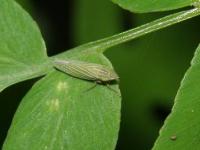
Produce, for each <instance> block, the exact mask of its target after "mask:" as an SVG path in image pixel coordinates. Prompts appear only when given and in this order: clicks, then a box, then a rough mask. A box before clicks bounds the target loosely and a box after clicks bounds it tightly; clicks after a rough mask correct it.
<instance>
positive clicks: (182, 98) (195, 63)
mask: <svg viewBox="0 0 200 150" xmlns="http://www.w3.org/2000/svg"><path fill="white" fill-rule="evenodd" d="M199 59H200V45H199V47H198V48H197V50H196V53H195V56H194V59H193V60H192V63H191V67H190V68H189V69H188V71H187V72H186V74H185V76H184V78H183V80H182V82H181V86H180V89H179V91H178V93H177V96H176V98H175V104H174V107H173V109H172V112H171V114H170V115H169V117H168V118H167V120H166V121H165V124H164V126H163V127H162V129H161V131H160V136H159V137H158V139H157V141H156V143H155V145H154V148H153V150H160V149H162V150H165V149H166V150H174V149H191V147H192V149H193V150H198V149H199V147H200V143H199V138H200V134H199V132H200V126H199V124H200V120H199V117H198V116H200V111H199V110H200V105H199V99H200V94H199V93H200V88H199V85H200V78H199V76H200V63H199ZM194 146H195V147H194Z"/></svg>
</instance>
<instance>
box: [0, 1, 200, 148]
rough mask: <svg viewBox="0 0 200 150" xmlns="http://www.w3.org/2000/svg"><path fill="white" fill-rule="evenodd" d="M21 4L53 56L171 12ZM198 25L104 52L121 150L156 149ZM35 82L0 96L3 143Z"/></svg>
mask: <svg viewBox="0 0 200 150" xmlns="http://www.w3.org/2000/svg"><path fill="white" fill-rule="evenodd" d="M18 1H19V3H21V4H22V5H23V7H24V8H25V9H26V10H27V11H28V12H29V13H30V14H31V16H32V17H33V18H34V19H35V20H36V22H37V23H38V25H39V27H40V29H41V32H42V34H43V37H44V39H45V41H46V45H47V49H48V55H49V56H52V55H55V54H58V53H60V52H63V51H65V50H67V49H70V48H73V47H75V46H78V45H80V44H83V43H86V42H89V41H93V40H97V39H100V38H103V37H106V36H110V35H113V34H116V33H119V32H122V31H125V30H128V29H130V28H133V27H136V26H139V25H141V24H144V23H146V22H150V21H151V20H154V19H156V18H159V17H162V16H165V15H167V14H170V13H172V12H165V13H150V14H134V13H130V12H128V11H126V10H123V9H121V8H120V7H118V6H117V5H115V4H113V3H112V2H110V1H109V0H95V1H94V0H76V1H66V0H57V1H52V2H51V1H39V0H18ZM199 26H200V17H197V18H193V19H191V20H187V21H185V22H183V23H180V24H178V25H174V26H171V27H169V28H167V29H163V30H161V31H158V32H155V33H151V34H149V35H146V36H144V37H141V38H139V39H136V40H134V41H131V42H128V43H125V44H121V45H120V46H117V47H113V48H112V49H110V50H108V51H107V52H106V54H105V55H106V56H107V57H108V58H109V59H110V60H111V62H112V63H113V65H114V67H115V70H116V71H117V72H118V74H119V76H120V78H121V81H120V88H121V91H122V97H123V100H122V118H121V128H120V133H119V140H118V144H117V148H116V149H117V150H122V149H123V150H146V149H150V148H151V147H152V146H153V143H154V141H155V139H156V138H157V136H158V132H159V129H160V127H161V126H162V124H163V121H164V120H165V118H166V116H167V115H168V114H169V112H170V109H171V106H172V104H173V100H174V97H175V94H176V92H177V90H178V87H179V84H180V81H181V79H182V77H183V75H184V72H185V71H186V69H187V68H188V67H189V65H190V60H191V58H192V57H193V53H194V50H195V49H196V47H197V45H198V43H199V39H200V35H199V32H200V28H199ZM37 80H38V79H33V80H30V81H26V82H22V83H19V84H16V85H14V86H12V87H9V88H7V89H6V90H4V91H3V92H2V93H1V94H0V99H1V105H0V111H1V112H0V142H1V143H3V141H4V139H5V136H6V132H7V130H8V128H9V126H10V123H11V120H12V117H13V114H14V112H15V111H16V108H17V106H18V104H19V103H20V101H21V99H22V97H23V96H24V95H25V94H26V92H27V91H28V90H29V89H30V87H31V86H32V85H33V84H34V82H35V81H37Z"/></svg>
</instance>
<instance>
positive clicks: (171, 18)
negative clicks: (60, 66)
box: [53, 8, 200, 58]
mask: <svg viewBox="0 0 200 150" xmlns="http://www.w3.org/2000/svg"><path fill="white" fill-rule="evenodd" d="M198 15H200V8H193V9H190V10H186V11H181V12H178V13H175V14H172V15H168V16H166V17H163V18H160V19H157V20H155V21H152V22H150V23H147V24H144V25H142V26H139V27H137V28H134V29H131V30H128V31H125V32H122V33H120V34H116V35H114V36H111V37H107V38H104V39H101V40H98V41H94V42H90V43H87V44H84V45H81V46H79V47H75V48H73V51H71V50H70V51H67V52H64V53H61V54H59V55H56V56H53V58H54V57H55V58H58V57H63V56H65V58H66V57H68V58H70V57H72V56H74V52H75V51H76V52H77V53H78V54H80V55H82V54H81V53H80V52H81V51H82V52H83V51H84V52H85V51H87V50H89V51H91V50H96V51H98V52H104V51H105V50H106V49H108V48H110V47H113V46H116V45H119V44H121V43H124V42H127V41H130V40H132V39H136V38H138V37H141V36H143V35H146V34H148V33H151V32H154V31H157V30H160V29H162V28H165V27H168V26H170V25H173V24H176V23H179V22H182V21H184V20H187V19H190V18H193V17H195V16H198Z"/></svg>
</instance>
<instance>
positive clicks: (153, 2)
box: [112, 0, 198, 13]
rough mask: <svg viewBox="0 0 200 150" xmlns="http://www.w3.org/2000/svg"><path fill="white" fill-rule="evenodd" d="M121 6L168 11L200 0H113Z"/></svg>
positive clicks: (132, 9) (140, 11) (135, 10)
mask: <svg viewBox="0 0 200 150" xmlns="http://www.w3.org/2000/svg"><path fill="white" fill-rule="evenodd" d="M112 1H113V2H114V3H117V4H118V5H119V6H121V7H123V8H125V9H127V10H130V11H133V12H138V13H146V12H156V11H167V10H173V9H177V8H182V7H186V6H190V5H192V4H193V3H194V2H197V1H198V0H112Z"/></svg>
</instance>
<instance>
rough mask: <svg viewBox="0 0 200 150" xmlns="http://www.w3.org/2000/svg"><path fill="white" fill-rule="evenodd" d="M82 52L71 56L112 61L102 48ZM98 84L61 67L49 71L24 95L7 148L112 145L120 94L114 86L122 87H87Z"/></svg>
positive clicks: (108, 148)
mask: <svg viewBox="0 0 200 150" xmlns="http://www.w3.org/2000/svg"><path fill="white" fill-rule="evenodd" d="M70 53H73V52H70ZM79 56H80V55H79ZM79 56H78V57H76V56H74V57H73V59H79V60H83V61H90V62H95V63H100V64H103V65H106V66H109V67H111V64H110V63H109V61H108V60H107V59H106V58H105V57H104V56H103V55H102V54H100V53H94V51H91V52H90V53H89V52H87V53H82V55H81V56H80V57H79ZM94 85H95V83H94V82H90V81H85V80H81V79H77V78H74V77H71V76H69V75H67V74H65V73H62V72H59V71H53V72H51V73H49V74H48V75H47V76H46V77H44V78H43V79H42V80H40V81H39V82H37V83H36V84H35V85H34V86H33V88H32V89H31V90H30V92H29V93H28V94H27V95H26V96H25V98H24V99H23V100H22V103H21V104H20V106H19V108H18V110H17V112H16V114H15V117H14V120H13V122H12V126H11V128H10V129H9V133H8V136H7V138H6V141H5V143H4V147H3V148H4V150H10V149H12V150H15V149H16V150H18V149H20V150H27V149H29V150H38V149H48V150H51V149H54V150H56V149H58V150H60V149H65V150H68V149H69V150H79V149H80V150H84V149H85V150H90V149H91V150H93V149H103V150H111V149H114V147H115V145H116V141H117V136H118V130H119V123H120V99H121V97H120V96H119V94H118V93H116V92H114V91H113V90H111V89H110V88H112V89H115V90H116V91H118V90H119V89H118V86H117V85H110V88H108V87H107V86H105V85H97V86H96V87H95V88H93V89H91V90H89V91H88V89H89V88H91V87H93V86H94Z"/></svg>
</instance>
